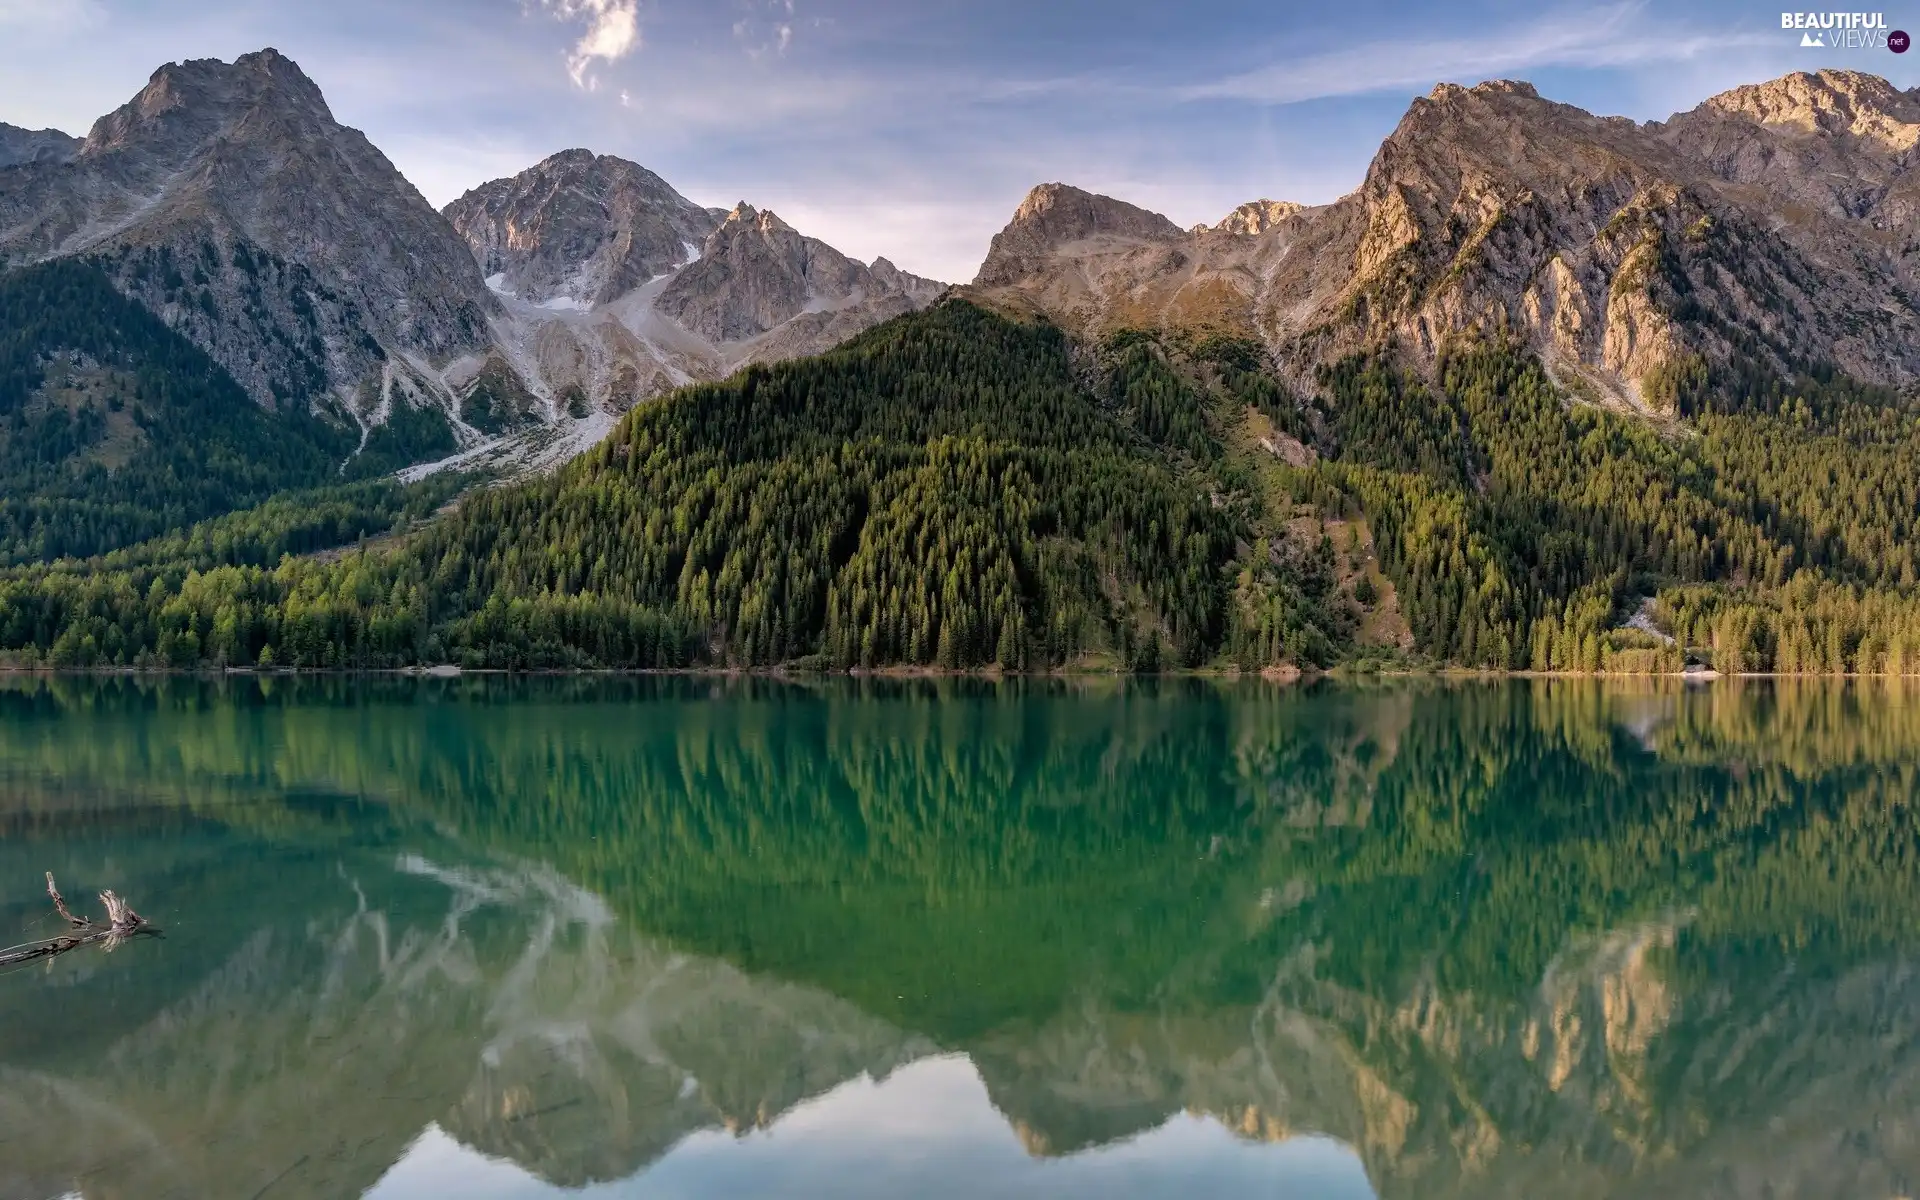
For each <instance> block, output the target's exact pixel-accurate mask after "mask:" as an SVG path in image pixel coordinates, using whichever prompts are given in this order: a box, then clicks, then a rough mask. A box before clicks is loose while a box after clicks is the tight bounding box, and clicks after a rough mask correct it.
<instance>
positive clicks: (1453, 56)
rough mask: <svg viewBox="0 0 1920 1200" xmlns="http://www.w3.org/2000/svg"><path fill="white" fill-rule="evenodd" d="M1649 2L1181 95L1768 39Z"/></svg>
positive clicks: (1662, 56) (1656, 54)
mask: <svg viewBox="0 0 1920 1200" xmlns="http://www.w3.org/2000/svg"><path fill="white" fill-rule="evenodd" d="M1646 8H1647V6H1646V5H1645V4H1644V3H1628V4H1614V5H1610V6H1604V7H1599V8H1592V9H1583V10H1564V11H1560V12H1554V13H1548V14H1546V15H1545V16H1542V17H1540V18H1538V19H1536V20H1534V21H1532V22H1530V23H1527V24H1525V25H1521V26H1519V27H1518V28H1508V29H1488V30H1483V31H1478V32H1476V34H1475V35H1474V36H1472V37H1458V38H1445V39H1421V40H1413V39H1404V40H1395V41H1380V42H1372V43H1366V44H1362V45H1356V46H1348V47H1345V48H1344V49H1340V50H1335V51H1331V52H1328V53H1325V54H1315V55H1310V56H1308V57H1305V58H1294V59H1288V60H1285V61H1282V62H1276V63H1273V64H1270V65H1268V66H1264V67H1261V68H1259V69H1257V70H1253V71H1247V72H1244V73H1242V74H1238V75H1232V76H1229V77H1227V78H1225V79H1220V80H1216V81H1213V82H1210V83H1203V84H1194V85H1191V86H1187V87H1183V88H1181V89H1179V95H1180V96H1181V97H1182V98H1183V99H1188V100H1240V101H1251V102H1254V103H1261V104H1294V103H1298V102H1300V101H1303V100H1318V99H1324V98H1328V97H1335V96H1359V95H1365V94H1366V93H1369V92H1378V91H1389V90H1393V89H1397V88H1405V87H1418V88H1425V87H1426V86H1428V85H1430V84H1432V83H1433V82H1434V81H1436V80H1443V79H1451V80H1458V79H1482V78H1486V77H1489V76H1494V75H1499V74H1502V73H1505V72H1511V71H1521V70H1531V69H1537V68H1541V67H1633V66H1640V65H1652V64H1656V63H1662V62H1676V61H1685V60H1690V59H1695V58H1698V57H1700V56H1702V55H1705V54H1709V53H1723V52H1725V51H1726V50H1728V49H1729V48H1730V47H1733V46H1743V45H1765V44H1768V43H1767V40H1766V39H1765V38H1764V37H1761V36H1760V35H1758V34H1753V35H1728V34H1726V33H1724V32H1722V33H1711V34H1710V33H1707V32H1704V31H1699V30H1697V29H1695V30H1689V29H1683V28H1679V27H1677V26H1675V25H1667V26H1665V27H1661V26H1658V25H1651V24H1649V23H1648V22H1647V21H1646V20H1645V19H1643V16H1644V13H1645V11H1646Z"/></svg>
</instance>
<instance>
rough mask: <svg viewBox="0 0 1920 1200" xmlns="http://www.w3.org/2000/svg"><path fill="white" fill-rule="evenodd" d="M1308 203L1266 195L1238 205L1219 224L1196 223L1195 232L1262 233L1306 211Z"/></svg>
mask: <svg viewBox="0 0 1920 1200" xmlns="http://www.w3.org/2000/svg"><path fill="white" fill-rule="evenodd" d="M1306 207H1307V206H1306V205H1304V204H1297V203H1295V202H1294V201H1292V200H1269V199H1267V198H1265V197H1264V196H1263V197H1261V198H1260V199H1258V200H1249V201H1247V202H1246V203H1245V204H1242V205H1239V206H1237V207H1236V208H1235V209H1234V210H1233V211H1232V212H1230V213H1228V214H1227V215H1226V216H1224V217H1222V218H1220V223H1219V224H1217V225H1196V226H1194V227H1193V231H1194V232H1195V233H1235V234H1260V233H1265V232H1266V231H1267V230H1269V229H1272V228H1273V227H1274V226H1276V225H1278V224H1280V223H1281V222H1282V221H1285V220H1286V219H1287V218H1289V217H1292V216H1296V215H1298V214H1299V213H1302V212H1304V211H1306Z"/></svg>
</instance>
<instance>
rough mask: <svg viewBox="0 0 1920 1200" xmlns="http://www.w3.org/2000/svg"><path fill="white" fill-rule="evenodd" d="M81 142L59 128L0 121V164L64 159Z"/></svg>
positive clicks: (72, 154)
mask: <svg viewBox="0 0 1920 1200" xmlns="http://www.w3.org/2000/svg"><path fill="white" fill-rule="evenodd" d="M80 145H81V142H80V139H79V138H77V137H72V136H69V135H67V134H64V133H61V132H60V131H59V130H58V129H22V128H20V127H19V126H18V125H9V124H7V123H6V122H5V121H0V167H12V166H18V165H19V164H21V163H37V162H64V161H66V160H68V159H71V158H72V157H73V156H74V154H75V153H77V152H78V151H79V149H80Z"/></svg>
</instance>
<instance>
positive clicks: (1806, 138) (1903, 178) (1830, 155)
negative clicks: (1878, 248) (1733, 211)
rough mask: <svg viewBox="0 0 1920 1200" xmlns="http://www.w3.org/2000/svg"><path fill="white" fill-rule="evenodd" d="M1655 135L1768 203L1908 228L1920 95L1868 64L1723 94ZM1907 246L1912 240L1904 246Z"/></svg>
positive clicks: (1913, 212)
mask: <svg viewBox="0 0 1920 1200" xmlns="http://www.w3.org/2000/svg"><path fill="white" fill-rule="evenodd" d="M1650 130H1651V132H1653V133H1655V134H1656V136H1658V137H1660V138H1661V140H1663V141H1665V142H1666V143H1667V144H1668V145H1670V146H1673V147H1674V148H1676V149H1678V150H1680V151H1681V152H1682V153H1684V154H1685V155H1686V156H1687V157H1688V158H1690V159H1692V160H1694V161H1696V162H1698V163H1699V164H1701V165H1702V166H1704V167H1706V169H1707V170H1709V171H1711V172H1712V173H1713V175H1714V176H1715V177H1717V178H1718V179H1720V180H1722V181H1724V182H1726V183H1729V184H1735V185H1744V186H1745V187H1746V188H1748V189H1750V193H1749V195H1750V196H1751V197H1752V199H1754V200H1755V202H1757V203H1758V204H1761V205H1763V206H1772V207H1779V205H1780V202H1782V201H1785V202H1788V203H1797V204H1800V205H1803V206H1805V207H1806V208H1808V209H1812V210H1814V211H1815V212H1819V213H1822V214H1824V215H1826V216H1828V217H1832V218H1836V219H1840V220H1844V221H1858V222H1864V223H1865V224H1866V225H1868V226H1869V227H1871V228H1873V229H1875V230H1879V231H1883V232H1887V233H1893V234H1903V233H1906V232H1908V231H1909V230H1910V229H1911V228H1912V226H1913V224H1914V222H1915V218H1916V217H1917V216H1920V206H1917V205H1916V196H1920V178H1916V177H1915V176H1913V175H1912V174H1911V171H1912V168H1913V167H1914V165H1915V162H1916V156H1915V153H1914V148H1915V146H1916V144H1920V97H1916V96H1915V95H1914V93H1911V92H1903V91H1900V90H1899V89H1897V88H1895V87H1894V86H1893V85H1892V84H1890V83H1888V82H1887V81H1886V80H1884V79H1881V78H1880V77H1879V76H1877V75H1866V74H1862V73H1860V72H1858V71H1821V72H1819V73H1818V74H1809V73H1807V72H1804V71H1803V72H1797V73H1795V74H1792V75H1788V76H1785V77H1784V78H1781V79H1776V80H1774V81H1772V82H1771V83H1762V84H1755V85H1753V86H1750V87H1741V88H1735V89H1734V90H1732V91H1730V92H1723V93H1721V94H1720V95H1718V96H1714V97H1713V98H1711V99H1709V100H1708V101H1706V102H1705V103H1704V104H1702V105H1700V106H1699V107H1698V108H1695V109H1694V110H1692V111H1691V112H1685V113H1681V114H1679V115H1678V116H1676V117H1674V118H1672V119H1671V120H1669V121H1667V122H1666V123H1665V124H1663V125H1656V126H1651V127H1650ZM1901 248H1903V249H1904V239H1903V245H1902V247H1901Z"/></svg>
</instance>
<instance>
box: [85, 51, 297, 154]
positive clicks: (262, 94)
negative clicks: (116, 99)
mask: <svg viewBox="0 0 1920 1200" xmlns="http://www.w3.org/2000/svg"><path fill="white" fill-rule="evenodd" d="M260 108H268V109H274V108H278V109H282V110H287V111H302V110H304V111H305V113H306V114H307V115H308V116H310V117H315V118H318V119H320V120H323V121H328V122H331V121H332V120H333V114H332V112H331V111H330V110H329V109H328V108H327V101H326V97H325V96H323V95H322V94H321V92H320V87H319V85H318V84H316V83H314V82H313V80H312V79H310V78H309V77H308V76H307V74H306V72H304V71H302V70H301V69H300V66H299V64H298V63H296V62H294V61H293V60H292V59H290V58H288V57H287V56H286V55H284V54H282V53H280V52H279V51H278V50H275V49H273V48H272V47H268V48H266V49H264V50H255V51H253V52H252V53H249V54H242V55H241V56H240V57H238V58H236V59H234V60H233V61H232V62H231V63H228V62H223V61H221V60H220V59H217V58H189V59H183V60H181V61H179V62H170V63H163V64H162V65H161V66H160V67H159V68H158V69H157V70H155V71H154V73H153V75H152V76H151V77H149V78H148V80H147V85H146V87H144V88H142V89H141V90H140V92H139V94H138V95H136V96H134V98H133V99H132V100H130V101H128V102H127V103H126V104H123V105H121V106H120V107H119V108H117V109H115V110H114V111H113V112H110V113H108V114H107V115H106V116H104V117H101V118H100V119H99V120H98V121H96V122H94V125H93V128H92V129H91V130H89V131H88V133H87V139H86V146H85V148H84V149H83V150H82V153H84V154H93V153H98V152H101V151H104V150H110V149H113V148H115V147H118V146H122V145H125V144H127V143H128V142H129V141H130V140H135V141H137V140H141V139H142V138H144V137H145V136H147V135H145V134H143V133H142V132H141V131H142V130H143V129H148V128H151V127H158V126H168V127H184V128H186V129H187V130H189V131H195V132H198V133H201V134H204V133H206V132H210V131H211V130H212V129H213V128H215V127H217V126H219V125H220V124H222V123H224V122H227V121H231V120H232V119H234V118H235V117H236V116H237V115H239V114H241V113H244V112H247V111H250V110H256V109H260ZM182 121H184V126H181V122H182Z"/></svg>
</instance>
